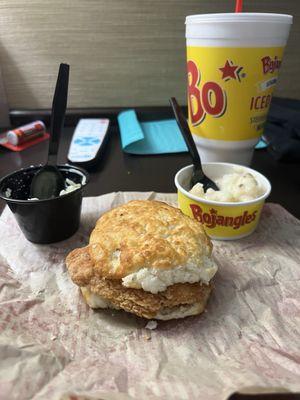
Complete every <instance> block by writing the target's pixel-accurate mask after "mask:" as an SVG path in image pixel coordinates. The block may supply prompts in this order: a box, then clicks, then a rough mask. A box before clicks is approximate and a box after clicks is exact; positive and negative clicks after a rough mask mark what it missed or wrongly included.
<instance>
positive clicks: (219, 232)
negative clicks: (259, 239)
mask: <svg viewBox="0 0 300 400" xmlns="http://www.w3.org/2000/svg"><path fill="white" fill-rule="evenodd" d="M263 204H264V200H262V201H259V202H257V203H254V204H250V205H238V204H237V205H232V206H223V205H222V204H220V205H213V206H212V205H210V204H207V203H204V202H202V201H195V200H193V199H190V198H189V197H187V196H186V195H185V194H183V193H181V192H180V191H178V205H179V208H180V209H181V211H182V212H183V213H184V214H186V215H188V216H189V217H192V218H194V219H196V220H197V221H198V222H200V223H201V224H202V225H203V226H204V229H205V231H206V233H207V234H208V235H209V236H211V237H213V238H216V239H218V238H219V239H227V238H231V239H234V238H235V237H240V236H246V235H247V234H250V233H251V232H252V231H253V230H254V229H255V228H256V226H257V224H258V221H259V218H260V213H261V210H262V206H263Z"/></svg>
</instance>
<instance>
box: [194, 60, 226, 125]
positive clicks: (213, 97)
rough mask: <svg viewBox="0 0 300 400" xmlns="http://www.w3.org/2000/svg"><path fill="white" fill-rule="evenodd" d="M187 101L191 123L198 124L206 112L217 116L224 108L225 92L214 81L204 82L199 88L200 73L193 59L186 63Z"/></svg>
mask: <svg viewBox="0 0 300 400" xmlns="http://www.w3.org/2000/svg"><path fill="white" fill-rule="evenodd" d="M187 71H188V102H189V108H190V117H191V122H192V125H194V126H195V125H199V124H200V123H201V122H202V121H203V120H204V118H205V116H206V114H207V115H210V116H212V117H214V118H218V117H220V116H221V115H223V114H224V112H225V110H226V104H227V99H226V93H225V91H224V90H223V89H222V87H221V86H220V85H219V84H218V83H216V82H211V81H209V82H205V83H204V84H203V86H202V88H200V83H201V74H200V71H199V70H198V68H197V65H196V63H195V62H194V61H192V60H189V61H188V63H187Z"/></svg>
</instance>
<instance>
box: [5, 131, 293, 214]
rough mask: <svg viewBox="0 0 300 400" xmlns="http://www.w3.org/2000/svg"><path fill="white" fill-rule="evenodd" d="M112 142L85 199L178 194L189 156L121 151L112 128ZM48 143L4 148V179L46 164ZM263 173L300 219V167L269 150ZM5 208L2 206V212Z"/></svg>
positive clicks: (260, 153)
mask: <svg viewBox="0 0 300 400" xmlns="http://www.w3.org/2000/svg"><path fill="white" fill-rule="evenodd" d="M73 130H74V128H73V127H67V128H65V130H64V133H63V137H62V141H61V145H60V149H59V156H58V160H59V163H65V162H66V161H67V157H66V156H67V151H68V147H69V144H70V140H71V137H72V133H73ZM110 133H111V135H110V140H109V142H108V143H107V146H106V148H105V152H104V155H103V157H102V158H101V161H100V162H99V164H98V165H97V169H96V170H95V171H93V172H90V182H89V184H88V186H87V188H86V191H85V196H97V195H101V194H104V193H109V192H114V191H155V192H175V191H176V190H175V185H174V175H175V173H176V172H177V171H178V170H179V169H180V168H181V167H183V166H185V165H188V164H190V163H191V161H190V157H189V155H188V154H187V153H182V154H172V155H155V156H136V155H129V154H125V153H123V152H122V150H121V146H120V138H119V132H118V128H117V126H116V125H115V124H113V125H112V126H111V128H110ZM47 146H48V142H47V141H46V142H43V143H40V144H37V145H35V146H33V147H31V148H29V149H27V150H24V151H22V152H19V153H17V152H11V151H9V150H6V149H5V148H3V147H0V177H2V176H3V175H6V174H8V173H10V172H12V171H14V170H16V169H19V168H21V167H27V166H29V165H35V164H39V163H41V162H44V160H45V159H46V154H47ZM251 166H252V167H253V168H254V169H256V170H258V171H259V172H261V173H263V174H264V175H265V176H266V177H267V178H268V179H269V180H270V181H271V184H272V193H271V195H270V197H269V199H268V201H270V202H275V203H279V204H281V205H282V206H283V207H284V208H286V209H287V210H288V211H289V212H290V213H292V214H293V215H294V216H296V217H297V218H300V190H299V188H300V174H299V170H300V167H299V164H286V163H278V162H277V161H275V160H274V159H273V158H272V156H271V155H270V154H269V153H268V152H267V151H266V150H256V151H255V152H254V157H253V161H252V165H251ZM3 206H4V204H3V202H2V203H0V209H2V208H3Z"/></svg>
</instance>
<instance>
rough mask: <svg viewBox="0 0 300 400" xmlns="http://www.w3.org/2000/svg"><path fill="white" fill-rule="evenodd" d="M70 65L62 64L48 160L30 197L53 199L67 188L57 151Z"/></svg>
mask: <svg viewBox="0 0 300 400" xmlns="http://www.w3.org/2000/svg"><path fill="white" fill-rule="evenodd" d="M69 69H70V67H69V65H68V64H60V66H59V72H58V77H57V82H56V87H55V93H54V97H53V102H52V113H51V127H50V142H49V150H48V160H47V163H46V165H45V166H44V167H42V168H41V169H40V170H39V171H38V172H37V173H36V174H35V176H34V177H33V180H32V182H31V186H30V197H31V198H37V199H41V200H43V199H51V198H52V197H57V196H58V195H59V193H60V191H61V190H63V189H65V180H64V178H63V176H62V174H61V172H60V171H59V169H58V168H57V166H56V165H57V151H58V145H59V139H60V135H61V131H62V128H63V125H64V119H65V113H66V107H67V98H68V85H69Z"/></svg>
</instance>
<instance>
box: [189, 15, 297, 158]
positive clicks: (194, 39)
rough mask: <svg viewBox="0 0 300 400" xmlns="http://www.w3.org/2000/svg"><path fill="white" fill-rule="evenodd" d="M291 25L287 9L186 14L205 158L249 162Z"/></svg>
mask: <svg viewBox="0 0 300 400" xmlns="http://www.w3.org/2000/svg"><path fill="white" fill-rule="evenodd" d="M291 24H292V16H290V15H284V14H259V13H234V14H231V13H228V14H203V15H191V16H188V17H187V18H186V40H187V73H188V85H187V92H188V108H189V125H190V129H191V132H192V133H193V136H194V140H195V142H196V145H197V147H198V150H199V153H200V154H201V158H202V160H203V161H204V162H210V161H224V162H234V163H238V164H244V165H249V164H250V161H251V158H252V154H253V149H254V146H255V144H256V143H257V142H258V140H259V138H260V136H261V135H262V133H263V129H264V124H265V122H266V118H267V114H268V110H269V106H270V103H271V99H272V94H273V91H274V88H275V86H276V83H277V79H278V72H279V68H280V66H281V63H282V57H283V51H284V47H285V45H286V42H287V39H288V36H289V31H290V27H291Z"/></svg>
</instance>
